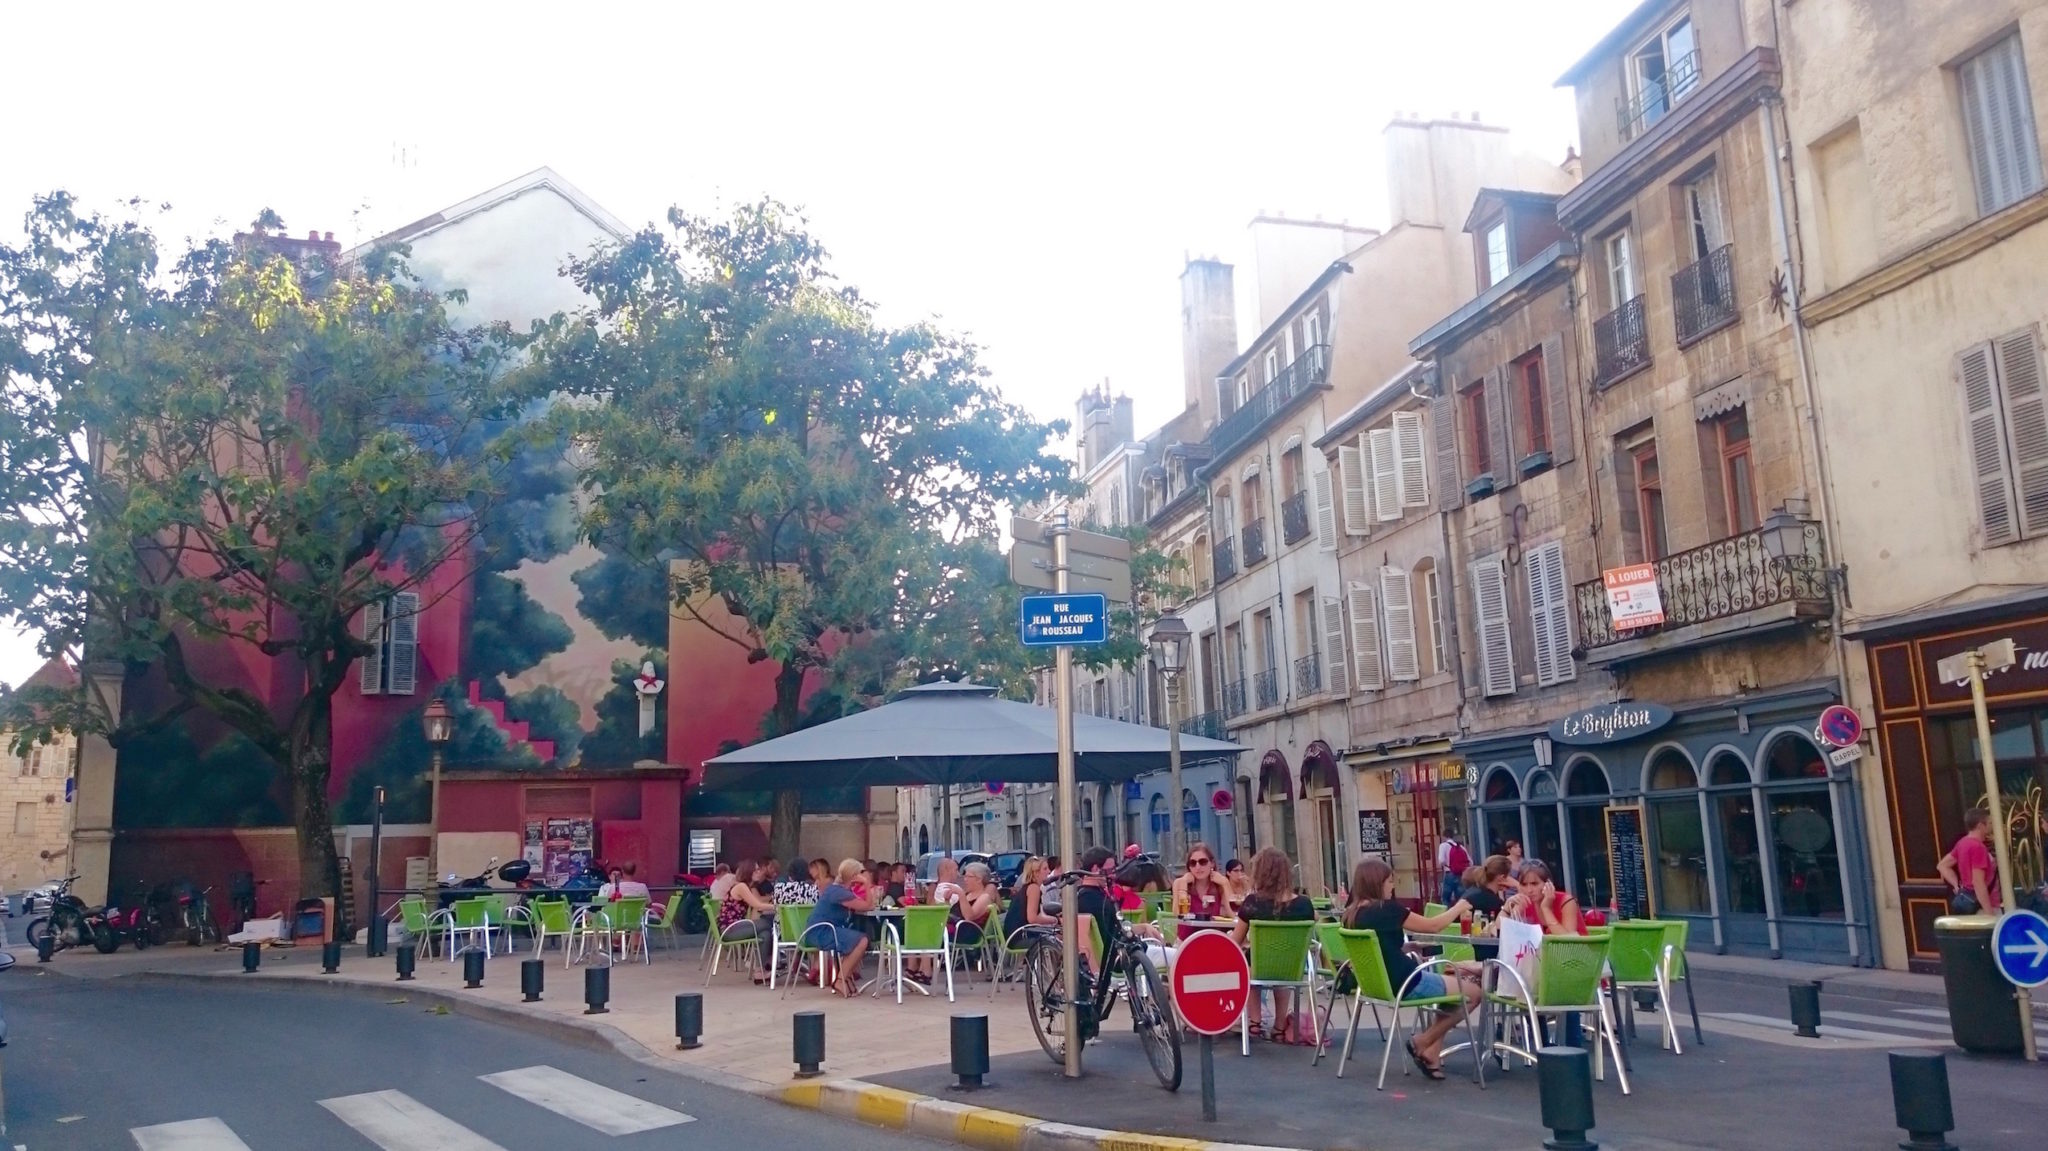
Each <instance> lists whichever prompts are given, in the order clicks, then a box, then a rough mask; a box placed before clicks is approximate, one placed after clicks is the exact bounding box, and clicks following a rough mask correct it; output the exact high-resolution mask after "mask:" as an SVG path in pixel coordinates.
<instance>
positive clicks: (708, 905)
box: [697, 891, 718, 968]
mask: <svg viewBox="0 0 2048 1151" xmlns="http://www.w3.org/2000/svg"><path fill="white" fill-rule="evenodd" d="M697 900H698V905H699V906H700V907H702V908H703V909H704V923H705V928H704V946H703V947H701V948H699V949H698V950H697V966H698V967H700V968H701V967H703V966H704V961H705V960H707V959H709V958H710V957H711V949H712V947H714V946H715V945H716V944H717V943H718V900H716V899H713V898H711V893H710V892H708V891H707V892H704V893H703V894H702V895H699V896H698V897H697Z"/></svg>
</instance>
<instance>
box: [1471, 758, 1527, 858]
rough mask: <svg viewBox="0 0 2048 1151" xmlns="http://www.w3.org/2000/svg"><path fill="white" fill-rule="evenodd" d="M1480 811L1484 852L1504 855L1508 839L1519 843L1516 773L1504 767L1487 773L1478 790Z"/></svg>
mask: <svg viewBox="0 0 2048 1151" xmlns="http://www.w3.org/2000/svg"><path fill="white" fill-rule="evenodd" d="M1479 795H1480V802H1481V803H1482V804H1484V805H1485V806H1484V808H1483V810H1482V812H1481V815H1482V818H1484V819H1485V821H1486V854H1488V855H1506V854H1507V851H1508V840H1510V839H1512V840H1515V841H1516V842H1520V841H1521V838H1522V806H1521V800H1522V788H1521V785H1520V784H1518V783H1516V782H1515V773H1514V772H1512V771H1509V770H1508V769H1507V768H1505V767H1496V768H1494V769H1493V770H1492V771H1490V772H1487V773H1486V782H1485V783H1484V784H1482V785H1481V786H1480V789H1479Z"/></svg>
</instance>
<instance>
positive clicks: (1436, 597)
mask: <svg viewBox="0 0 2048 1151" xmlns="http://www.w3.org/2000/svg"><path fill="white" fill-rule="evenodd" d="M1415 570H1416V572H1417V573H1418V574H1420V575H1421V577H1422V602H1423V606H1424V607H1425V608H1426V609H1427V611H1428V613H1429V657H1430V667H1431V668H1432V669H1433V670H1434V671H1439V672H1442V671H1449V670H1451V660H1450V656H1449V654H1448V652H1449V649H1448V648H1447V647H1446V646H1445V642H1444V592H1443V583H1442V580H1441V579H1440V577H1439V576H1438V575H1437V570H1436V561H1435V560H1433V559H1428V560H1423V561H1422V562H1421V563H1420V564H1418V565H1416V569H1415Z"/></svg>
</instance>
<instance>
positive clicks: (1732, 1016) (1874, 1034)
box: [1701, 1011, 1946, 1042]
mask: <svg viewBox="0 0 2048 1151" xmlns="http://www.w3.org/2000/svg"><path fill="white" fill-rule="evenodd" d="M1701 1014H1702V1015H1706V1014H1711V1015H1713V1017H1714V1018H1716V1019H1726V1020H1729V1021H1730V1022H1734V1023H1750V1024H1755V1025H1756V1026H1758V1027H1769V1028H1773V1029H1775V1030H1778V1031H1785V1032H1790V1031H1791V1030H1792V1029H1793V1028H1792V1024H1791V1023H1789V1022H1787V1021H1786V1020H1783V1019H1773V1018H1771V1017H1770V1016H1768V1015H1748V1014H1744V1013H1743V1012H1740V1011H1715V1012H1704V1011H1703V1012H1701ZM1833 1014H1840V1013H1839V1012H1835V1013H1833ZM1909 1026H1910V1025H1909ZM1943 1030H1946V1028H1944V1029H1943ZM1820 1033H1821V1034H1822V1035H1832V1036H1835V1037H1837V1038H1841V1039H1870V1040H1876V1041H1879V1042H1885V1041H1892V1040H1898V1041H1906V1040H1920V1039H1921V1037H1920V1036H1918V1035H1911V1036H1908V1035H1899V1034H1897V1033H1895V1032H1884V1031H1862V1030H1858V1029H1857V1028H1854V1027H1837V1026H1835V1025H1834V1024H1832V1023H1830V1022H1828V1014H1823V1015H1822V1016H1821V1021H1820Z"/></svg>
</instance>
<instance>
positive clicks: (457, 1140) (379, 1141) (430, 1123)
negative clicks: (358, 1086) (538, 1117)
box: [320, 1091, 505, 1151]
mask: <svg viewBox="0 0 2048 1151" xmlns="http://www.w3.org/2000/svg"><path fill="white" fill-rule="evenodd" d="M320 1106H322V1107H325V1108H327V1110H329V1111H331V1112H333V1113H334V1117H335V1118H336V1119H339V1120H341V1121H342V1122H343V1123H346V1124H348V1125H349V1126H350V1127H353V1128H355V1131H356V1134H358V1135H361V1136H362V1137H363V1138H365V1139H368V1140H369V1141H370V1142H372V1143H375V1144H376V1145H377V1146H379V1147H382V1148H383V1149H384V1151H505V1149H504V1148H503V1147H500V1146H498V1145H497V1144H496V1143H493V1142H491V1141H490V1140H489V1139H486V1138H484V1137H483V1136H481V1135H479V1134H477V1133H476V1132H474V1131H471V1130H470V1129H469V1128H467V1127H464V1126H463V1125H462V1124H460V1123H457V1122H456V1121H455V1120H453V1119H450V1118H448V1117H447V1116H446V1115H443V1114H441V1113H440V1112H439V1111H436V1110H434V1109H433V1108H431V1107H428V1106H427V1105H426V1104H424V1103H421V1102H420V1101H418V1100H416V1099H414V1098H413V1097H411V1096H410V1095H407V1094H406V1093H404V1092H403V1091H371V1092H367V1093H365V1094H362V1095H344V1096H342V1097H340V1098H338V1099H322V1100H321V1101H320Z"/></svg>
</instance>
